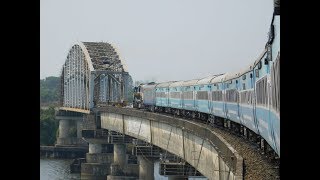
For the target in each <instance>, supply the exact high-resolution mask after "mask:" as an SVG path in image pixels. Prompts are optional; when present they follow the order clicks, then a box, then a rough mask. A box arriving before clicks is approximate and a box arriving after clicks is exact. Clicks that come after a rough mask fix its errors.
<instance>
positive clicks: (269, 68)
mask: <svg viewBox="0 0 320 180" xmlns="http://www.w3.org/2000/svg"><path fill="white" fill-rule="evenodd" d="M134 91H135V98H134V99H135V100H134V107H136V108H143V109H147V110H149V111H152V112H166V113H171V114H174V115H177V116H182V117H188V118H193V119H199V120H201V121H203V122H207V123H208V124H211V125H215V124H216V125H221V126H223V127H226V128H228V129H231V130H233V131H234V132H237V133H239V134H241V135H243V136H244V137H246V138H248V139H250V140H253V141H255V142H257V143H258V144H259V146H260V148H261V149H263V150H264V151H263V152H266V153H269V154H270V153H271V154H274V156H275V157H277V158H280V10H278V11H274V14H273V18H272V22H271V25H270V30H269V34H268V41H267V43H266V45H265V48H264V50H263V52H262V53H261V54H260V56H259V57H258V58H257V59H256V60H255V61H254V62H253V63H251V64H250V65H249V66H247V67H245V68H243V69H241V70H239V71H237V72H228V73H224V74H216V75H212V76H209V77H205V78H201V79H192V80H187V81H169V82H162V83H155V82H152V83H147V84H141V85H139V86H137V87H135V90H134Z"/></svg>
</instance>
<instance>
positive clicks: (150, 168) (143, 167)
mask: <svg viewBox="0 0 320 180" xmlns="http://www.w3.org/2000/svg"><path fill="white" fill-rule="evenodd" d="M138 163H139V179H140V180H154V162H153V160H151V159H147V158H146V157H144V156H138Z"/></svg>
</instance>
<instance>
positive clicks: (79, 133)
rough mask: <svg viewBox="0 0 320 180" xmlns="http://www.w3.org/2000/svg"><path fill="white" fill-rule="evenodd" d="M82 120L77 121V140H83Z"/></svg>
mask: <svg viewBox="0 0 320 180" xmlns="http://www.w3.org/2000/svg"><path fill="white" fill-rule="evenodd" d="M82 127H83V126H82V120H80V121H79V120H78V121H77V138H82Z"/></svg>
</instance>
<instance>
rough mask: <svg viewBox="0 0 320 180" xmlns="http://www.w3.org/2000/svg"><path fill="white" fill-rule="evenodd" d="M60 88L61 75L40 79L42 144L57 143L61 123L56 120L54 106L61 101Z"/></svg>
mask: <svg viewBox="0 0 320 180" xmlns="http://www.w3.org/2000/svg"><path fill="white" fill-rule="evenodd" d="M59 88H60V78H59V77H54V76H51V77H47V78H45V79H40V145H54V144H55V143H56V136H57V133H56V132H58V128H59V123H58V121H56V120H55V110H54V108H55V107H56V106H57V105H58V103H59V91H60V90H59ZM41 107H45V108H41Z"/></svg>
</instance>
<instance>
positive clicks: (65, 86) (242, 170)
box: [56, 1, 280, 180]
mask: <svg viewBox="0 0 320 180" xmlns="http://www.w3.org/2000/svg"><path fill="white" fill-rule="evenodd" d="M277 3H280V2H279V1H275V11H276V10H277V11H280V10H279V7H278V6H280V5H279V4H277ZM279 13H280V12H279ZM130 98H132V78H131V76H130V74H129V72H128V70H127V67H126V64H125V62H124V61H123V60H122V59H121V57H120V55H119V52H118V51H117V49H116V48H115V47H114V46H113V45H111V44H109V43H106V42H78V43H76V44H75V45H73V46H72V47H71V49H70V51H69V53H68V55H67V58H66V61H65V63H64V65H63V68H62V72H61V98H60V99H61V102H60V108H59V110H58V111H57V112H56V119H57V120H58V121H59V137H58V139H57V144H56V146H60V147H61V146H62V147H75V146H79V147H87V148H88V153H86V161H85V162H83V163H82V164H81V179H108V180H114V179H117V180H118V179H121V180H122V179H123V180H125V179H145V180H147V179H148V180H149V179H154V171H155V169H156V168H155V166H154V165H155V162H158V163H159V169H156V170H157V171H159V173H160V175H164V176H167V177H168V179H187V178H188V177H205V178H207V179H228V180H235V179H237V180H240V179H244V177H245V174H246V173H247V174H248V172H250V171H249V170H250V168H248V167H250V165H251V167H252V169H254V168H255V167H253V166H256V165H259V164H257V163H256V164H254V163H252V164H250V163H249V161H248V162H247V163H245V158H244V157H242V155H244V154H246V157H249V155H247V154H252V152H253V150H250V148H247V149H246V150H241V148H239V147H238V145H234V144H230V141H229V140H230V138H229V137H227V139H228V140H226V136H225V135H222V134H223V133H221V132H220V131H219V130H218V129H215V128H213V127H212V126H210V125H209V124H203V123H198V122H196V121H192V120H190V119H189V120H188V119H182V118H179V117H175V116H171V115H166V114H158V113H152V112H147V111H142V110H137V109H133V108H130V107H129V106H126V105H127V103H128V102H130V101H131V100H130ZM75 130H76V133H71V132H72V131H73V132H74V131H75ZM238 149H239V150H240V151H241V153H239V152H238ZM253 154H254V153H253ZM259 162H262V161H259ZM260 164H261V163H260ZM246 169H247V170H246ZM252 169H251V170H252ZM262 169H263V168H262ZM262 171H263V170H262ZM265 171H267V170H265ZM251 178H252V177H251ZM253 179H255V178H253Z"/></svg>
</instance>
